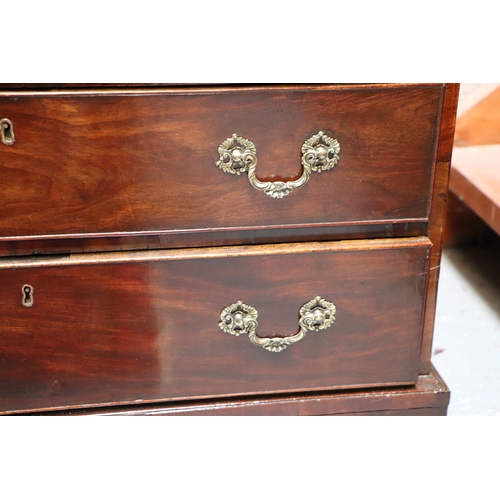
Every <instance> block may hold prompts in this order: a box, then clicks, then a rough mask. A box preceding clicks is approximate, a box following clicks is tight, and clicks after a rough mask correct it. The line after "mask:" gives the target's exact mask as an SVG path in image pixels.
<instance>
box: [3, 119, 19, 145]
mask: <svg viewBox="0 0 500 500" xmlns="http://www.w3.org/2000/svg"><path fill="white" fill-rule="evenodd" d="M0 136H1V137H2V142H3V143H4V144H6V145H7V146H12V144H14V142H15V140H16V138H15V136H14V125H12V122H11V121H10V120H9V119H7V118H2V119H0Z"/></svg>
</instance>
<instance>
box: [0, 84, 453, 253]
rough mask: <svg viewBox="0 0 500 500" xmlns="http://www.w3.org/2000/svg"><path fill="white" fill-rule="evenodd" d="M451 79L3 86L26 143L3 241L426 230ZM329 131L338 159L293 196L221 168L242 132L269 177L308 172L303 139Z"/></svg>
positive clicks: (9, 186)
mask: <svg viewBox="0 0 500 500" xmlns="http://www.w3.org/2000/svg"><path fill="white" fill-rule="evenodd" d="M443 89H444V87H443V86H442V85H409V86H405V85H385V86H363V85H362V86H355V85H351V86H319V87H313V88H311V87H306V86H292V87H288V88H280V87H275V88H271V89H262V88H254V89H199V90H193V89H191V90H189V89H188V90H186V89H171V90H167V89H163V90H156V91H149V92H146V91H94V92H90V91H88V92H55V93H40V92H38V93H36V92H35V93H29V92H17V93H6V92H4V93H2V94H0V118H7V119H9V120H10V121H11V123H12V125H13V129H14V133H15V142H14V143H13V144H12V145H5V144H1V143H0V181H1V184H2V186H3V189H2V196H1V199H0V238H2V239H8V238H21V239H22V238H28V237H47V236H58V237H63V236H72V237H76V236H92V235H94V236H104V235H107V236H111V235H115V236H120V235H131V234H135V235H148V234H172V235H177V234H179V235H181V236H182V235H184V237H185V235H186V233H188V234H189V233H191V235H194V236H192V238H191V239H189V245H190V246H198V245H200V244H203V241H204V236H203V234H202V231H211V232H212V233H213V232H214V231H215V232H218V231H220V232H221V233H223V235H222V236H221V237H220V238H219V240H221V241H223V242H224V238H227V241H229V240H230V239H231V238H232V239H231V244H233V243H234V241H233V240H234V237H232V236H231V234H233V233H235V232H236V231H242V230H243V231H248V232H249V233H251V232H259V231H274V233H273V234H274V235H275V236H276V237H279V235H280V231H284V232H285V233H286V235H287V237H288V238H290V239H292V240H293V237H294V231H297V236H296V238H297V239H296V240H295V241H300V238H301V237H302V233H303V231H304V230H306V231H308V233H307V235H308V237H313V236H314V234H318V235H321V234H324V232H325V230H328V228H332V227H338V226H343V225H345V226H346V234H349V233H351V234H352V229H349V226H351V227H352V226H356V225H359V224H365V225H368V227H367V228H366V229H364V230H365V231H366V233H367V234H369V233H370V228H371V227H373V228H374V230H375V231H377V232H376V234H380V228H381V227H382V228H385V229H387V227H388V226H390V225H391V224H394V223H400V224H401V227H407V226H405V224H417V225H418V224H420V225H419V226H418V227H419V228H420V232H419V233H418V234H423V229H422V228H423V227H424V226H423V225H425V222H426V221H427V217H428V208H429V193H430V188H431V182H432V174H433V165H434V157H435V150H436V140H437V124H438V121H439V116H440V109H441V101H442V95H443ZM319 131H323V132H324V133H325V134H328V135H329V136H331V137H333V138H335V139H336V140H338V142H339V144H340V154H339V161H338V163H337V165H335V167H334V168H333V169H332V170H328V171H325V172H322V173H321V174H318V173H315V172H312V174H311V177H310V179H309V181H308V182H307V183H306V184H305V185H304V186H302V187H300V188H299V189H297V190H296V191H294V192H292V193H291V194H290V195H289V196H286V197H285V198H282V199H274V198H271V197H270V196H267V195H266V194H265V193H264V192H262V191H258V190H257V189H255V188H254V187H252V186H251V184H250V183H249V180H248V178H247V175H246V174H243V175H239V176H238V175H230V174H228V173H225V172H223V171H222V170H220V169H219V168H218V167H217V166H216V163H217V161H218V160H219V153H218V147H219V146H220V145H221V143H222V142H223V141H225V140H226V139H227V138H229V137H231V136H232V134H238V135H239V136H242V137H244V138H246V139H249V140H251V141H252V142H253V143H254V144H255V147H256V149H257V157H258V166H257V171H256V172H257V177H258V178H259V179H260V180H262V181H278V180H292V179H297V178H299V177H300V176H301V173H302V165H301V157H302V153H301V147H302V144H303V143H304V142H305V141H306V140H307V139H308V138H310V137H311V136H312V135H313V134H317V133H318V132H319ZM415 227H417V226H415ZM311 228H312V229H311ZM315 228H316V229H315ZM301 231H302V233H301ZM311 231H312V233H314V234H312V236H311ZM388 231H389V232H388V233H386V234H390V230H388ZM337 233H338V230H337V232H336V235H337V236H338V237H341V236H342V234H340V235H339V234H337ZM401 233H402V234H408V233H404V230H401ZM197 234H201V236H200V237H199V238H198V239H197V238H196V235H197ZM224 234H226V236H224ZM181 236H179V237H181ZM242 241H243V242H244V241H248V240H245V239H243V240H242ZM173 246H176V245H175V244H173Z"/></svg>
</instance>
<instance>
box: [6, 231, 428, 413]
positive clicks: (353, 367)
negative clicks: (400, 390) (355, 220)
mask: <svg viewBox="0 0 500 500" xmlns="http://www.w3.org/2000/svg"><path fill="white" fill-rule="evenodd" d="M428 251H429V240H427V238H424V237H422V238H410V239H407V240H397V239H392V240H391V239H388V240H373V241H371V240H368V241H358V242H352V243H350V242H332V243H302V244H296V245H261V246H258V247H256V246H250V247H226V248H209V249H191V250H167V251H163V250H157V251H149V252H148V251H145V252H128V253H127V252H118V253H109V254H102V253H100V254H87V255H81V256H77V255H73V256H70V257H47V258H40V257H39V258H36V257H32V258H20V259H2V261H1V263H0V264H1V269H0V281H1V294H2V300H1V301H0V317H1V318H2V319H1V321H2V325H1V328H2V335H1V337H0V353H1V355H0V393H1V394H2V398H1V399H0V411H2V412H7V413H8V412H26V411H28V412H29V411H35V410H38V411H40V410H43V409H56V408H58V409H64V408H78V407H85V406H89V405H90V406H94V405H95V406H106V405H123V404H138V403H146V402H154V401H169V400H170V401H172V400H182V399H199V398H210V397H219V396H224V397H228V396H241V395H256V394H271V393H273V394H276V393H286V392H300V391H309V390H316V391H317V390H326V389H340V388H356V387H369V386H374V385H377V386H385V385H401V384H412V383H415V382H416V381H417V372H418V359H419V356H418V354H419V345H420V341H421V333H422V332H421V329H422V313H423V302H424V295H425V288H426V267H427V255H428ZM25 285H30V286H31V287H32V290H33V292H32V299H33V306H32V307H24V306H23V305H22V295H23V294H22V289H23V287H24V286H25ZM317 295H320V296H322V297H323V298H325V299H327V300H329V301H332V302H333V303H334V304H335V305H336V307H337V317H336V321H335V323H334V325H333V326H332V327H330V328H329V329H327V330H323V331H319V332H309V333H308V334H307V336H306V337H305V338H304V339H303V340H301V341H300V342H298V343H297V344H294V345H292V346H290V347H289V348H287V349H286V350H285V351H283V352H281V353H271V352H268V351H266V350H264V349H262V348H260V347H258V346H256V345H254V344H252V343H251V342H250V340H249V339H248V338H247V337H246V336H240V337H233V336H231V335H228V334H227V333H224V332H223V331H222V330H220V329H219V327H218V322H219V319H220V313H221V311H222V309H223V308H224V307H226V306H228V305H229V304H231V303H233V302H236V301H237V300H242V301H243V302H245V303H247V304H250V305H252V306H254V307H255V308H257V310H258V312H259V329H258V334H259V335H261V336H273V335H277V336H289V335H292V334H295V333H296V332H297V331H298V310H299V309H300V307H301V306H302V305H303V304H304V303H306V302H307V301H309V300H310V299H312V298H314V297H316V296H317Z"/></svg>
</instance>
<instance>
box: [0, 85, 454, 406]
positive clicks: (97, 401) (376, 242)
mask: <svg viewBox="0 0 500 500" xmlns="http://www.w3.org/2000/svg"><path fill="white" fill-rule="evenodd" d="M457 95H458V86H457V85H454V84H446V85H445V84H388V85H314V86H308V85H286V86H283V85H267V86H264V85H255V86H248V87H245V86H223V85H220V86H194V85H193V86H168V85H160V86H142V87H141V86H129V87H127V86H104V85H103V86H97V85H95V86H81V87H73V88H72V87H71V86H65V85H59V86H52V87H50V88H43V86H32V88H29V86H24V87H23V86H17V87H16V86H11V88H8V86H4V90H2V91H0V125H1V128H0V134H1V139H2V141H1V143H0V178H1V180H2V186H3V187H4V190H3V195H2V197H1V199H0V293H1V300H0V321H1V336H0V413H3V414H19V413H29V414H39V413H53V414H73V413H82V412H83V413H85V412H87V413H93V414H95V413H98V414H186V413H187V414H264V413H267V414H290V415H291V414H405V413H406V414H445V413H446V407H447V404H448V399H449V391H448V389H447V388H446V386H445V385H444V383H443V382H442V380H441V379H440V378H439V376H438V375H437V374H436V373H435V372H434V371H433V368H432V366H431V364H430V351H431V345H432V332H433V323H434V308H435V300H436V289H437V278H438V271H439V261H440V253H441V232H442V223H443V216H444V210H445V204H446V192H447V182H448V172H449V163H450V158H451V148H452V141H453V131H454V123H455V110H456V102H457ZM381 401H383V403H381Z"/></svg>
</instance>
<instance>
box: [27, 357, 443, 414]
mask: <svg viewBox="0 0 500 500" xmlns="http://www.w3.org/2000/svg"><path fill="white" fill-rule="evenodd" d="M449 401H450V391H449V389H448V387H447V386H446V384H445V383H444V382H443V380H442V378H441V377H440V375H439V374H438V372H437V371H436V370H435V369H434V367H431V372H430V374H429V375H421V376H420V377H419V378H418V382H417V384H416V385H415V386H410V387H408V386H405V387H392V388H383V389H372V390H366V389H363V390H349V391H330V392H315V393H307V394H293V395H286V396H281V397H280V396H272V397H270V396H267V397H266V396H261V397H245V398H228V399H224V400H204V401H190V402H185V403H179V402H177V403H175V402H174V403H164V404H150V405H133V406H122V407H111V408H91V409H77V410H63V411H54V412H47V413H38V414H45V415H66V416H69V415H108V416H119V415H120V416H141V415H144V416H146V415H148V416H154V415H157V416H163V415H177V416H188V415H214V416H215V415H219V416H223V415H235V416H238V415H255V416H257V415H281V416H285V415H288V416H299V415H303V416H311V415H355V414H373V415H374V414H376V412H385V413H387V414H391V413H392V414H405V413H407V414H420V413H429V414H446V409H447V407H448V404H449ZM412 410H415V411H412ZM425 410H429V411H428V412H427V411H425ZM433 410H435V411H433ZM31 415H36V414H33V413H32V414H31Z"/></svg>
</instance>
